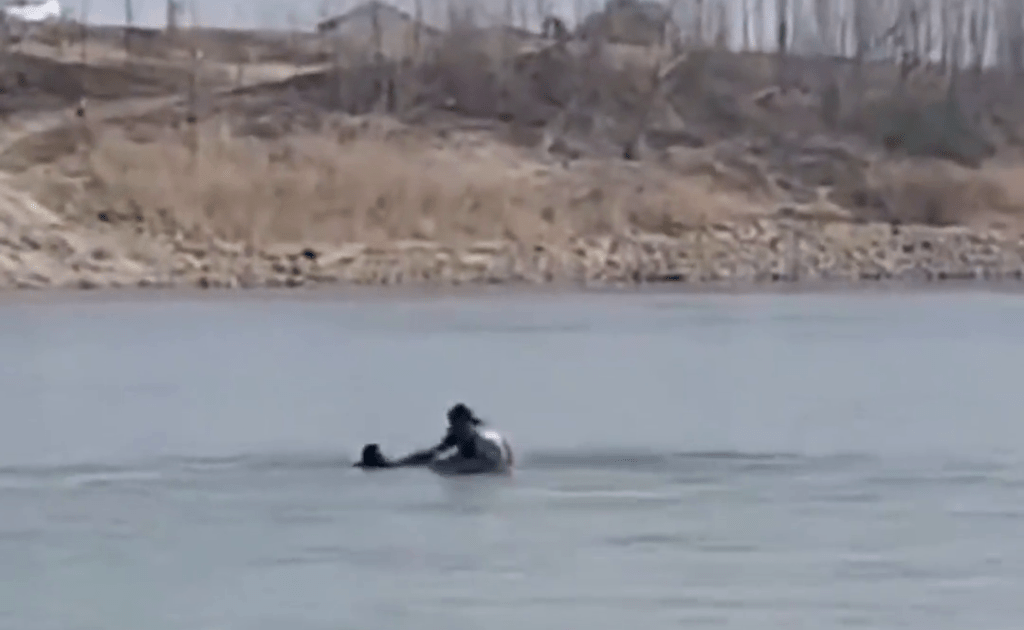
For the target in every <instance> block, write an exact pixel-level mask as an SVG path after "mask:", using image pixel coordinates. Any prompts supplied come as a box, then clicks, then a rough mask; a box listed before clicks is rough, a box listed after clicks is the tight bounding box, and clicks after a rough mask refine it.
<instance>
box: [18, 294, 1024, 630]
mask: <svg viewBox="0 0 1024 630" xmlns="http://www.w3.org/2000/svg"><path fill="white" fill-rule="evenodd" d="M0 313H2V318H0V398H2V400H3V403H4V406H3V408H2V417H0V428H2V439H0V628H2V629H4V630H6V629H10V630H140V629H143V628H144V629H146V630H207V629H209V630H213V629H217V630H221V629H223V630H236V629H238V630H242V629H246V630H248V629H253V630H262V629H267V630H270V629H275V630H276V629H284V628H288V629H289V630H303V629H311V630H312V629H317V630H319V629H331V630H339V629H353V630H355V629H359V630H367V629H370V630H374V629H381V630H392V629H402V628H415V629H417V630H433V629H438V630H440V629H444V630H458V629H463V628H464V629H478V628H487V629H488V630H496V629H497V630H500V629H503V628H515V629H517V630H518V629H526V628H529V629H548V628H550V629H552V630H554V629H558V630H565V629H572V628H587V629H598V628H609V629H616V630H620V629H622V628H645V629H650V628H675V627H685V628H743V629H747V628H751V629H776V628H778V629H786V630H791V629H795V628H809V629H811V628H813V629H816V630H820V629H831V628H857V627H862V628H872V629H879V628H884V629H889V628H914V629H919V630H926V629H927V630H943V629H947V628H948V629H956V630H964V629H968V628H969V629H970V630H1004V629H1005V630H1019V628H1020V627H1021V623H1022V621H1024V599H1021V594H1022V593H1024V442H1022V440H1024V417H1022V413H1021V410H1022V409H1024V387H1022V386H1021V375H1022V370H1024V298H1021V297H1017V296H1011V295H996V294H982V293H977V294H960V295H911V296H906V295H904V296H895V295H853V296H845V297H844V296H822V295H819V296H752V297H737V296H672V295H589V296H578V295H577V296H566V297H558V298H555V297H515V298H493V297H489V298H477V299H468V298H463V299H446V300H408V301H399V300H361V301H354V300H349V301H345V300H341V299H338V300H327V299H318V300H315V301H313V300H307V301H265V302H258V301H241V300H239V301H206V302H203V301H193V302H186V301H180V302H169V301H147V302H138V303H129V302H126V303H109V302H108V303H99V302H96V303H70V302H65V303H50V304H42V303H37V304H20V305H17V304H6V305H2V306H0ZM460 399H461V400H464V401H465V402H467V403H468V404H470V405H471V406H473V407H474V408H476V409H477V410H478V411H479V413H480V414H481V415H483V416H485V417H486V418H488V419H490V420H491V422H492V423H493V424H494V425H496V426H497V427H498V428H500V429H502V430H504V431H505V432H506V433H507V434H508V435H509V436H510V437H511V439H512V441H513V444H514V445H515V446H516V448H517V452H518V456H519V459H520V461H521V467H520V469H519V470H518V471H517V473H516V474H515V476H514V477H513V478H511V479H462V480H445V479H440V478H437V477H435V476H433V475H431V474H429V473H427V472H425V471H387V472H380V473H376V474H364V473H360V472H358V471H353V470H352V469H351V468H350V467H349V464H350V463H351V458H352V456H353V455H355V454H356V453H357V452H358V449H359V447H360V446H361V445H362V444H363V443H364V442H368V441H374V442H379V443H380V444H381V445H382V448H383V450H384V451H385V452H387V453H391V454H399V453H402V452H403V451H405V450H407V449H411V448H415V447H419V446H423V445H426V444H428V443H430V442H432V441H433V440H436V439H437V438H439V437H440V435H441V433H442V431H443V428H444V417H443V414H444V410H445V408H446V407H447V406H448V405H450V404H451V403H453V402H454V401H456V400H460Z"/></svg>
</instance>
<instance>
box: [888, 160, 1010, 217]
mask: <svg viewBox="0 0 1024 630" xmlns="http://www.w3.org/2000/svg"><path fill="white" fill-rule="evenodd" d="M868 181H869V182H870V184H871V186H872V188H873V189H874V190H876V191H877V192H878V193H880V195H881V198H882V200H883V203H884V208H882V209H880V214H881V216H879V217H878V218H883V219H890V220H897V221H899V222H901V223H908V224H912V223H925V224H929V225H966V226H973V227H982V226H986V225H987V226H993V225H1001V226H1012V227H1015V228H1020V227H1024V164H1010V163H1007V164H991V165H987V166H985V167H984V168H982V169H970V168H964V167H960V166H957V165H955V164H949V163H946V162H942V161H939V160H929V161H904V162H889V161H886V162H880V163H877V164H875V165H873V167H872V169H871V170H870V171H869V173H868Z"/></svg>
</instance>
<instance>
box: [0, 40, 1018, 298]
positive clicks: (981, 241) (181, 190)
mask: <svg viewBox="0 0 1024 630" xmlns="http://www.w3.org/2000/svg"><path fill="white" fill-rule="evenodd" d="M488 32H489V31H487V30H486V29H484V30H482V31H480V33H481V34H486V33H488ZM150 35H151V36H152V37H154V38H157V39H159V37H158V35H157V34H150ZM222 36H225V35H224V34H220V35H217V37H222ZM210 37H214V35H212V34H211V35H210ZM438 37H440V40H439V41H437V42H435V43H434V44H431V49H432V50H433V52H434V53H436V54H435V55H426V56H415V58H414V59H412V61H414V62H415V63H412V61H410V59H407V58H406V57H404V56H403V55H404V54H405V53H401V54H399V53H395V55H396V57H395V58H396V59H399V60H405V61H404V62H403V63H406V62H408V63H412V65H411V66H409V65H408V63H406V65H405V66H403V65H402V64H397V65H396V64H395V63H392V62H391V61H389V62H387V63H380V62H379V61H378V62H372V63H371V62H370V61H367V60H366V59H365V58H363V57H359V56H356V57H354V58H352V59H348V60H346V61H344V63H342V62H341V61H338V60H336V59H335V62H336V63H334V62H332V63H333V65H332V66H331V69H330V70H329V71H328V70H326V69H324V68H325V67H321V66H322V65H323V63H324V61H325V60H326V59H328V58H330V55H328V54H327V52H325V51H324V50H321V51H320V53H318V55H319V56H316V55H314V57H315V58H313V59H312V60H308V59H306V55H299V56H295V57H294V59H293V61H294V67H292V68H291V69H290V70H288V71H287V72H285V70H286V68H284V67H283V66H281V64H282V63H283V62H281V61H280V60H279V59H277V58H278V57H279V56H280V54H283V53H281V51H277V52H274V51H276V48H275V46H278V44H280V42H278V43H277V44H273V43H272V42H269V43H268V42H264V41H262V40H258V42H257V43H259V42H262V43H259V45H260V46H263V47H269V48H267V50H265V51H264V53H265V54H264V55H263V56H264V57H266V59H264V60H263V61H260V62H256V61H253V60H249V61H245V60H244V59H242V58H241V57H238V58H236V57H237V56H233V55H229V54H227V53H225V52H224V51H223V50H222V51H221V52H220V53H217V54H213V53H215V52H216V50H219V49H218V47H217V46H213V43H212V42H211V43H210V46H211V47H210V48H209V50H207V51H206V53H204V56H203V58H204V62H203V68H205V69H203V70H202V72H200V71H199V69H196V68H193V67H192V66H191V65H189V64H190V63H191V62H189V63H185V62H184V61H183V60H182V59H184V58H182V59H179V57H181V55H180V54H178V53H182V52H183V51H182V50H178V51H177V53H175V54H170V53H169V52H168V53H167V54H164V53H161V55H158V56H156V57H153V56H152V55H151V54H150V53H143V52H136V53H133V55H130V57H132V59H131V63H126V60H125V59H122V58H120V57H118V56H117V55H115V54H114V53H115V52H116V51H115V50H114V47H112V46H111V45H110V44H109V42H108V43H107V44H102V42H101V43H99V44H94V45H93V46H94V50H93V51H92V53H90V57H89V59H90V61H89V62H88V65H82V64H78V63H77V62H72V61H71V60H70V58H69V57H68V56H67V55H66V54H65V52H63V51H64V48H60V49H59V50H56V49H55V50H56V52H55V51H50V52H46V50H48V49H47V48H46V45H44V44H42V43H39V42H36V43H35V44H33V46H30V47H28V49H26V50H25V51H23V52H22V53H19V54H20V56H19V57H18V60H19V64H20V65H19V66H18V68H20V69H19V70H18V72H16V73H15V74H16V76H12V77H7V78H6V79H5V80H7V79H10V81H11V85H12V86H15V87H12V89H14V90H15V91H18V90H21V91H23V92H25V94H22V95H21V96H24V97H25V98H28V97H29V96H32V95H33V94H34V95H35V96H32V98H34V99H36V100H32V99H29V100H27V101H26V100H25V99H22V100H17V99H15V100H12V101H10V102H9V103H7V107H8V109H10V110H11V112H13V113H12V114H11V116H12V118H10V120H12V121H15V122H17V123H18V124H11V125H8V127H7V128H5V130H4V131H3V133H0V291H3V290H8V291H13V290H18V289H48V290H73V289H92V290H100V289H111V290H114V289H129V288H149V289H153V288H166V289H179V290H181V289H186V288H189V289H196V290H201V289H220V288H229V289H260V288H264V289H295V288H302V287H419V288H425V289H428V290H437V289H441V288H451V287H480V286H500V287H512V286H519V287H547V288H549V289H551V288H555V287H580V286H583V287H620V286H634V287H635V286H644V285H665V286H678V287H688V288H712V289H714V288H717V287H732V288H733V289H734V290H735V289H736V288H737V287H748V288H751V289H753V288H755V287H772V286H790V287H792V286H812V285H813V286H815V287H819V288H820V287H824V286H850V285H851V284H864V283H884V282H892V283H913V284H920V283H924V284H928V283H933V284H934V283H939V282H941V283H950V282H955V283H964V282H996V281H1002V282H1017V281H1019V280H1020V279H1021V278H1022V277H1024V237H1022V236H1021V235H1024V183H1022V182H1024V145H1021V144H1020V143H1018V142H1017V138H1018V137H1019V136H1020V134H1016V133H1011V131H1012V130H1007V129H1008V127H1007V125H1009V122H1007V120H1008V119H1006V116H1007V115H1008V114H1006V113H1005V112H1002V110H1000V111H999V112H995V113H993V112H989V113H986V114H985V115H984V116H982V117H981V119H982V122H984V123H985V124H984V125H982V127H984V129H980V130H975V129H973V128H972V129H970V130H969V131H970V133H967V132H966V131H964V129H961V127H960V126H957V125H959V124H960V123H963V122H964V121H962V120H960V119H959V118H957V117H956V116H954V114H955V113H956V112H955V109H950V108H949V107H947V105H948V104H949V103H948V99H949V98H950V94H951V92H949V90H945V89H939V88H940V87H942V85H944V84H943V83H942V81H938V83H936V84H935V85H932V83H934V81H933V82H931V83H929V82H924V83H922V84H920V85H917V84H914V85H917V87H914V89H913V90H911V89H910V88H909V87H908V86H906V85H903V83H900V82H899V81H897V79H898V77H896V76H895V75H893V71H894V69H893V68H892V67H890V65H888V64H878V65H869V67H867V68H862V70H870V72H867V73H866V75H865V76H864V77H862V80H863V81H865V82H866V83H865V84H866V85H867V86H868V87H870V88H871V89H857V90H854V91H853V92H851V90H850V88H849V86H845V87H844V86H842V85H838V86H837V85H831V84H826V83H822V81H821V80H822V79H823V77H829V76H833V74H834V73H832V72H831V70H830V71H829V72H824V70H828V68H823V67H821V65H820V64H819V63H818V61H816V60H815V59H813V58H801V57H793V58H791V59H789V60H788V62H787V68H788V70H787V72H790V73H792V74H793V77H792V79H793V85H794V86H795V85H800V86H802V87H799V88H798V89H797V88H794V89H789V88H788V87H785V86H780V85H777V83H778V81H779V80H780V78H779V76H778V74H777V72H775V69H777V68H776V64H775V59H774V57H772V56H770V55H763V54H759V53H749V54H748V53H739V54H737V53H732V52H729V51H725V50H719V51H703V52H701V53H700V54H698V53H697V51H691V52H689V53H680V54H679V55H678V56H677V57H676V58H673V59H672V60H668V59H661V57H659V55H660V54H662V53H663V52H664V51H662V53H658V54H655V53H656V52H658V51H659V50H661V49H660V48H657V47H652V46H651V45H644V44H637V43H632V44H628V43H623V42H611V41H609V42H605V44H602V47H601V50H599V51H595V50H592V49H591V48H588V47H587V46H583V45H582V43H581V42H568V43H566V42H561V43H559V42H553V41H550V40H548V39H545V38H543V37H538V36H530V37H526V39H525V40H523V41H521V42H520V41H518V40H514V41H513V40H508V41H505V44H507V46H506V47H504V48H502V50H501V51H500V52H499V51H497V50H496V49H493V47H491V46H489V45H485V43H486V42H476V40H472V39H466V37H465V36H464V35H459V36H456V37H447V36H445V37H441V36H440V35H439V36H438ZM503 37H505V36H503ZM524 37H525V35H524ZM214 39H216V37H214ZM153 41H154V42H155V41H156V40H153ZM254 41H256V40H254ZM150 43H153V42H150ZM165 43H166V42H165ZM171 43H173V42H171ZM171 43H167V45H171ZM221 43H222V44H223V43H224V42H221ZM321 43H322V42H321ZM101 44H102V45H101ZM272 44H273V45H272ZM307 44H309V46H312V47H313V48H316V47H317V46H319V45H320V44H316V42H315V41H313V40H310V41H309V42H307ZM314 44H315V45H314ZM104 45H105V46H107V48H110V50H106V49H103V48H102V46H104ZM154 45H155V44H154ZM225 45H226V44H225ZM253 45H256V44H253ZM172 48H173V46H172ZM229 48H230V46H229ZM271 49H273V50H271ZM104 50H106V51H105V52H103V51H104ZM175 50H177V49H175ZM101 52H102V55H101V54H100V53H101ZM150 52H152V51H150ZM164 52H167V51H164ZM172 52H173V51H172ZM336 52H337V51H335V53H336ZM378 52H380V51H378ZM470 52H473V53H474V54H476V56H472V55H468V53H470ZM58 53H59V54H58ZM93 53H95V54H93ZM207 53H209V55H207ZM271 53H273V54H271ZM279 53H280V54H279ZM442 53H444V54H442ZM598 53H599V54H598ZM118 54H121V53H118ZM289 54H293V56H294V55H297V54H298V53H295V52H294V51H293V53H289ZM332 54H334V53H332ZM389 54H390V53H389ZM48 55H49V56H48ZM103 55H107V56H108V57H110V59H108V60H106V61H102V59H101V57H102V56H103ZM494 55H497V57H496V58H495V59H492V61H501V62H502V63H504V64H505V66H507V68H506V70H507V71H508V72H509V73H511V74H509V76H507V77H505V78H506V79H507V80H508V81H510V82H511V83H509V85H506V86H504V87H502V86H499V85H492V83H493V82H491V78H492V77H491V75H490V74H489V73H490V72H491V68H492V65H493V64H491V63H490V62H488V61H487V60H488V59H491V57H492V56H494ZM595 55H597V56H596V57H595ZM250 56H251V55H250ZM164 57H166V58H164ZM215 58H216V59H215ZM275 60H276V61H275ZM670 61H671V63H669V62H670ZM300 62H301V63H300ZM314 62H315V63H314ZM835 63H836V64H838V65H837V66H836V67H835V68H832V70H837V71H838V70H839V69H842V68H843V67H845V66H844V63H845V62H838V61H836V62H835ZM303 64H306V65H303ZM403 68H404V69H403ZM231 69H234V71H235V72H234V73H232V72H228V70H231ZM652 69H659V76H661V75H662V74H663V75H664V77H663V80H660V81H661V82H660V83H658V84H657V85H647V84H646V83H643V82H642V81H641V82H640V83H637V82H636V81H635V80H634V79H635V78H636V77H637V76H646V72H647V70H652ZM935 70H936V69H927V68H926V69H923V70H922V71H921V72H922V73H924V74H927V73H929V72H933V71H935ZM86 71H87V72H86ZM661 71H664V72H661ZM196 73H198V74H196ZM150 75H152V76H150ZM193 75H194V76H193ZM55 76H56V77H63V78H66V79H68V81H67V82H66V83H67V85H64V84H63V83H60V82H56V83H55V82H54V81H52V80H50V79H52V77H55ZM90 77H91V78H90ZM147 77H148V78H147ZM153 77H157V78H159V79H160V80H159V81H156V80H155V79H154V78H153ZM182 77H185V78H189V79H190V80H189V81H185V84H187V85H192V83H194V82H195V81H198V83H196V85H195V86H193V87H194V88H195V90H198V92H197V94H199V96H196V95H193V97H192V98H191V100H190V99H186V98H183V97H181V96H180V92H181V91H182V89H183V88H182V80H183V79H182ZM242 77H247V78H246V80H245V81H243V80H242ZM438 77H447V78H446V79H445V80H443V81H439V80H438ZM545 77H546V78H545ZM556 77H576V79H578V81H576V83H573V82H572V81H570V82H568V83H567V84H565V85H562V84H561V83H560V82H559V81H556V80H555V78H556ZM698 78H699V79H700V81H697V79H698ZM921 78H927V77H921ZM940 78H941V77H940V76H938V75H936V76H934V77H932V79H936V80H938V79H940ZM72 79H73V80H72ZM86 79H88V80H86ZM200 79H202V80H200ZM370 79H373V80H372V81H371V80H370ZM797 79H800V80H799V81H798V80H797ZM996 79H998V76H995V75H993V76H992V77H988V75H985V76H983V77H980V78H977V81H978V84H977V86H975V87H976V88H977V89H978V90H982V88H984V90H989V89H995V87H999V86H1002V85H1003V84H1002V83H999V82H998V81H996ZM595 80H599V81H600V82H601V83H603V84H606V85H607V86H609V92H608V94H605V95H604V96H603V97H601V98H600V99H598V101H597V102H593V103H591V102H589V101H587V99H583V98H582V96H581V95H584V94H588V93H589V92H588V91H587V90H586V89H584V88H585V84H587V82H588V81H595ZM154 81H155V82H154ZM549 83H550V85H549ZM990 84H991V85H990ZM787 85H788V83H787ZM140 86H141V87H140ZM929 86H930V87H929ZM143 87H145V88H146V89H142V88H143ZM100 88H102V89H100ZM698 88H699V89H698ZM783 88H785V89H783ZM896 88H899V89H896ZM189 89H190V90H191V89H192V88H189ZM837 89H838V90H839V92H841V93H843V94H847V95H850V94H853V93H854V92H855V93H857V94H860V95H861V96H863V98H860V97H858V98H857V99H853V100H850V102H849V103H848V104H847V105H848V106H845V107H843V108H839V109H840V110H842V111H832V109H834V108H836V107H838V104H837V103H836V102H834V101H835V99H836V98H838V96H837V95H836V94H835V92H836V90H837ZM972 89H973V88H972ZM481 90H483V92H481ZM581 90H582V91H581ZM185 91H186V92H189V91H188V90H185ZM37 92H38V94H36V93H37ZM364 92H365V93H364ZM576 92H580V94H576ZM862 92H863V94H861V93H862ZM189 93H191V92H189ZM999 94H1002V92H999ZM26 95H27V96H26ZM43 96H45V97H46V98H43ZM200 96H201V98H200ZM342 96H344V98H342ZM79 97H81V100H78V98H79ZM86 97H88V98H95V99H96V100H95V101H89V102H88V103H87V99H86ZM911 97H913V98H911ZM40 99H42V100H40ZM22 101H24V102H22ZM51 101H52V102H51ZM5 102H6V101H5ZM583 102H586V103H587V104H586V105H585V106H583V105H581V103H583ZM1000 102H1001V101H1000ZM645 103H646V105H644V106H643V107H640V105H641V104H645ZM44 105H45V107H44ZM940 106H941V107H940ZM639 111H643V112H646V114H644V116H643V117H642V119H637V118H636V116H637V112H639ZM830 112H831V113H830ZM950 112H953V113H950ZM1000 112H1002V113H1000ZM839 114H842V115H841V116H840V115H839ZM939 114H942V116H939ZM997 114H998V115H997ZM837 116H838V118H837ZM951 116H952V118H950V117H951ZM958 121H959V122H958ZM985 121H987V122H985ZM999 121H1002V122H1000V124H1001V125H1002V127H999V126H998V125H996V124H995V123H996V122H999ZM868 123H871V124H868ZM883 123H884V124H883ZM939 123H941V124H939ZM947 123H948V124H947ZM954 123H956V124H954ZM979 124H980V123H979ZM1022 124H1024V123H1022ZM876 127H877V128H876ZM1004 127H1006V129H1004ZM950 130H953V131H956V133H953V131H950ZM957 130H959V131H957ZM981 131H985V132H986V134H988V136H991V138H992V140H991V141H989V140H985V139H984V137H983V136H985V134H981ZM961 132H963V133H961ZM975 132H977V133H975ZM950 134H952V135H950ZM979 134H980V135H979ZM901 138H902V140H901V141H900V142H895V140H894V139H896V140H900V139H901ZM983 140H984V141H983ZM894 142H895V144H894Z"/></svg>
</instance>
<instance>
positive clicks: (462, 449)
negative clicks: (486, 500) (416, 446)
mask: <svg viewBox="0 0 1024 630" xmlns="http://www.w3.org/2000/svg"><path fill="white" fill-rule="evenodd" d="M482 424H484V422H483V420H481V419H480V418H478V417H477V416H476V414H474V413H473V411H472V410H470V408H469V407H467V406H466V405H464V404H463V403H457V404H455V405H454V406H453V407H452V408H451V409H449V410H448V430H447V431H446V432H445V435H444V438H442V439H441V441H440V442H439V443H438V444H437V445H435V446H432V447H430V448H427V449H424V450H422V451H417V452H415V453H412V454H411V455H407V456H406V457H403V458H402V459H400V460H398V461H394V462H392V461H388V460H387V459H386V458H385V457H384V455H383V454H382V453H381V452H380V447H379V446H378V445H377V444H367V445H366V446H364V447H363V453H362V458H361V459H360V461H359V462H358V463H356V464H355V466H357V467H360V468H395V467H397V466H417V465H424V464H428V463H430V462H431V461H432V460H433V459H434V458H436V457H438V456H439V455H441V454H442V453H444V452H445V451H447V450H449V449H452V448H457V449H458V452H459V455H460V456H462V457H465V458H467V459H468V458H472V457H475V456H476V445H477V427H479V426H481V425H482Z"/></svg>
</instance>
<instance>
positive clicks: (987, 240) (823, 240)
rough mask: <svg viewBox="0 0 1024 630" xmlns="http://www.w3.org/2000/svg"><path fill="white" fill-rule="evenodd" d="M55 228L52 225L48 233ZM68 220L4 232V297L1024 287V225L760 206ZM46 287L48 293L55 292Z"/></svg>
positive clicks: (0, 278)
mask: <svg viewBox="0 0 1024 630" xmlns="http://www.w3.org/2000/svg"><path fill="white" fill-rule="evenodd" d="M47 232H48V233H47ZM75 236H76V235H74V234H68V233H66V232H64V231H62V230H60V229H59V228H57V229H51V230H44V231H43V233H42V234H40V233H36V234H32V235H26V234H23V235H22V236H21V238H20V239H17V240H16V239H13V238H4V239H0V244H2V245H4V248H2V249H0V301H3V300H4V299H5V298H7V299H10V298H11V297H12V296H14V295H17V296H19V298H22V297H27V296H28V295H31V294H48V295H52V296H57V295H71V294H74V295H77V294H95V295H96V297H97V298H98V299H100V300H104V301H109V299H110V298H111V297H112V296H115V295H123V294H126V293H132V294H134V293H140V294H152V295H154V296H157V295H166V294H173V295H175V296H177V298H176V299H181V298H182V297H185V296H189V295H196V296H199V295H203V296H206V295H214V294H222V293H226V294H248V295H250V296H255V295H264V296H267V295H274V294H278V293H280V294H287V295H289V299H293V298H294V297H297V296H301V295H312V294H325V293H326V294H331V295H337V296H346V295H354V296H358V297H360V298H366V297H368V296H373V295H385V294H386V295H399V296H409V297H414V296H418V295H419V296H424V297H448V296H464V295H466V294H470V295H487V294H493V293H500V294H503V295H505V294H534V295H535V294H552V293H554V294H576V293H623V292H636V291H648V292H649V291H652V290H653V291H659V292H669V293H694V294H743V295H750V294H764V293H772V294H778V293H829V292H831V293H835V292H840V293H850V292H854V291H858V292H859V291H862V290H865V289H867V290H871V291H878V290H884V291H888V292H892V291H897V292H907V291H915V290H926V291H934V290H936V289H943V288H949V289H959V290H963V289H964V288H975V287H982V288H987V289H988V290H991V289H992V288H997V287H998V288H1005V289H1009V290H1010V291H1011V292H1012V291H1014V290H1017V289H1018V288H1024V237H1021V236H1019V235H1016V234H1005V233H999V232H996V231H991V230H988V231H978V230H971V229H969V228H964V227H943V228H939V227H927V226H916V225H908V226H897V227H894V226H892V225H890V224H882V223H874V224H855V223H845V222H843V223H841V222H830V223H824V224H822V223H813V222H810V221H800V222H792V221H782V220H776V219H755V220H753V221H745V222H732V223H727V222H723V223H717V224H714V225H712V226H707V227H705V228H703V229H691V230H689V231H687V232H684V233H682V234H680V235H678V236H673V237H668V236H664V235H657V234H632V235H629V236H624V235H601V236H591V237H577V238H572V239H569V240H568V242H567V243H565V244H564V245H562V246H560V247H556V246H552V245H549V244H536V245H530V244H524V243H519V242H515V241H481V242H476V243H470V244H468V245H464V246H461V247H458V246H448V245H445V244H442V243H438V242H432V241H399V242H394V243H391V244H388V245H383V246H369V245H363V244H353V243H349V244H344V245H324V244H320V245H318V244H305V245H303V244H294V245H289V244H275V245H271V246H268V247H265V248H259V249H256V248H253V247H251V246H249V247H246V246H245V245H243V244H234V243H225V242H222V241H217V240H213V239H210V240H209V241H208V242H206V243H197V242H188V243H186V242H183V241H182V240H181V239H175V240H171V239H162V238H159V237H157V239H155V241H154V242H155V244H157V245H158V246H159V247H158V251H159V252H160V253H159V254H158V255H156V256H152V257H150V258H149V260H139V259H138V258H137V257H132V256H131V255H130V254H128V253H127V252H125V251H117V250H113V249H110V248H99V247H96V248H94V249H92V250H91V251H89V252H82V251H79V252H74V251H72V252H71V253H70V254H68V250H69V249H70V248H67V247H64V248H63V249H62V248H61V247H60V245H61V244H62V242H67V241H70V240H71V239H73V238H74V237H75ZM44 299H45V298H44Z"/></svg>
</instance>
